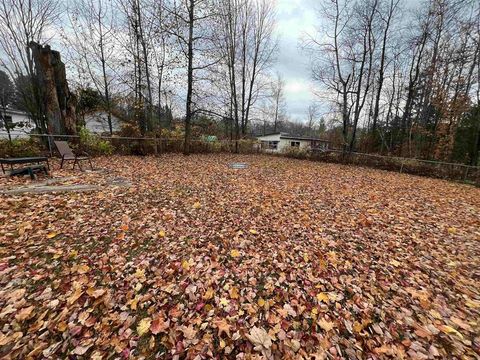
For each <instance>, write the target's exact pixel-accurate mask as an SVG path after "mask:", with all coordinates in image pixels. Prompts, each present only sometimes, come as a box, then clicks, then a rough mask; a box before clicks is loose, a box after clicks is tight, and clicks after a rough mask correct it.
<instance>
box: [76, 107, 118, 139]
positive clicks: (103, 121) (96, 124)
mask: <svg viewBox="0 0 480 360" xmlns="http://www.w3.org/2000/svg"><path fill="white" fill-rule="evenodd" d="M84 119H85V127H86V128H87V129H88V130H89V131H90V132H92V133H94V134H103V133H108V132H110V129H109V128H108V114H107V112H106V111H94V112H91V113H88V114H85V116H84ZM121 127H122V126H121V121H120V119H119V118H117V117H116V116H115V115H112V130H113V132H116V131H120V130H121Z"/></svg>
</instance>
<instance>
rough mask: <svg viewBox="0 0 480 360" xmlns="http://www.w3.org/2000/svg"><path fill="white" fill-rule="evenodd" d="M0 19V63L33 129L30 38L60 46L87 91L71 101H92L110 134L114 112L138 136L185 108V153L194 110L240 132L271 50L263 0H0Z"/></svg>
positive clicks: (39, 116)
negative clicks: (172, 111)
mask: <svg viewBox="0 0 480 360" xmlns="http://www.w3.org/2000/svg"><path fill="white" fill-rule="evenodd" d="M0 23H1V24H0V51H1V57H0V66H1V68H2V69H3V70H4V71H6V73H7V74H8V76H9V77H10V78H11V79H12V80H14V82H15V84H16V85H21V86H16V89H17V93H18V94H19V96H17V98H18V97H20V98H22V102H23V105H24V107H25V108H26V109H28V111H29V113H30V114H31V117H32V119H33V121H34V122H35V125H36V127H37V129H39V130H40V131H42V130H43V131H45V129H46V127H45V124H44V122H45V114H43V113H41V109H42V106H41V104H40V103H41V101H42V99H41V98H40V96H39V89H38V86H39V85H38V81H37V80H38V79H37V77H38V72H37V71H36V68H35V61H34V59H33V57H32V51H31V49H30V47H29V44H30V43H32V42H36V43H40V44H45V43H48V44H51V45H52V46H57V47H58V48H60V49H61V51H62V56H63V57H64V58H66V59H67V61H66V62H67V63H68V65H69V66H68V70H69V71H70V76H69V80H70V83H71V85H72V84H73V87H74V88H76V89H81V91H78V92H77V94H78V95H79V96H82V95H85V96H86V97H87V98H86V99H79V104H80V105H82V104H83V105H85V104H87V105H88V104H89V103H91V101H90V100H91V99H92V94H95V96H93V97H97V98H100V99H101V103H102V108H103V109H104V110H105V112H106V113H107V122H108V128H109V132H110V133H113V126H112V115H113V114H114V112H115V111H116V110H117V111H118V109H122V111H123V112H124V115H125V117H126V118H128V119H129V120H130V121H131V122H132V123H133V124H134V125H135V127H136V128H137V129H138V130H139V133H140V135H145V134H147V133H154V132H158V131H160V130H161V127H162V121H161V120H162V118H164V117H165V113H166V112H168V111H166V110H169V109H171V108H172V105H173V104H175V103H177V104H178V103H182V104H184V109H183V113H184V116H183V122H184V133H185V141H184V144H185V148H184V150H185V152H186V153H188V152H189V143H190V139H191V126H192V122H193V120H194V119H195V118H197V117H199V116H205V115H208V116H213V117H217V118H219V119H222V121H225V122H226V123H228V126H229V135H230V136H231V137H232V138H233V139H239V138H241V137H244V136H246V134H247V129H248V127H249V124H250V123H251V121H252V120H251V119H252V113H254V110H253V108H254V107H255V106H256V104H257V103H258V101H259V99H261V98H262V96H264V95H265V93H266V89H267V88H268V87H266V86H265V84H266V82H268V73H269V67H270V65H271V64H272V62H273V61H274V56H275V50H276V41H275V37H274V33H273V32H274V26H275V11H274V6H273V4H272V3H271V2H270V1H267V0H72V1H69V2H67V3H62V2H61V1H59V0H1V1H0ZM20 82H22V83H23V84H20ZM94 102H96V101H94ZM225 119H227V120H225Z"/></svg>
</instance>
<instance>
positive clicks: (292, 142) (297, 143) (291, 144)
mask: <svg viewBox="0 0 480 360" xmlns="http://www.w3.org/2000/svg"><path fill="white" fill-rule="evenodd" d="M290 146H291V147H300V141H290Z"/></svg>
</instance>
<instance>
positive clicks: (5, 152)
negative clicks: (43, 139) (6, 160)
mask: <svg viewBox="0 0 480 360" xmlns="http://www.w3.org/2000/svg"><path fill="white" fill-rule="evenodd" d="M41 154H42V146H41V143H40V140H38V139H34V138H28V139H13V140H12V141H11V142H10V141H9V140H7V139H0V157H26V156H39V155H41Z"/></svg>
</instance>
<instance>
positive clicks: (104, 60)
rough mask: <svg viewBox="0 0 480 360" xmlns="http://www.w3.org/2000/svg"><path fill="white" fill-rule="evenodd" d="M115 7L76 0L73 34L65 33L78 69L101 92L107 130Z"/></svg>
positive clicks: (92, 0) (99, 1)
mask: <svg viewBox="0 0 480 360" xmlns="http://www.w3.org/2000/svg"><path fill="white" fill-rule="evenodd" d="M113 12H114V9H113V8H112V7H111V6H110V3H109V2H107V1H105V0H76V1H75V2H74V3H73V8H72V11H71V13H70V14H71V15H70V16H69V18H70V24H71V30H72V31H73V35H74V36H68V35H69V34H65V36H64V38H65V39H66V43H67V46H68V47H69V48H70V49H72V50H73V51H74V53H75V55H74V58H75V60H76V61H75V63H76V64H77V68H78V72H79V73H83V72H84V73H86V75H87V76H88V78H89V80H90V81H91V83H92V84H93V86H94V88H95V89H96V90H97V91H98V92H99V93H100V94H102V97H103V101H104V107H105V110H106V112H107V123H108V129H109V132H110V134H112V133H113V127H112V99H111V92H112V82H113V81H114V72H113V71H112V67H114V64H113V61H114V56H115V51H118V49H117V48H116V46H115V42H114V40H115V39H114V32H115V31H116V25H115V22H114V17H115V16H114V14H113Z"/></svg>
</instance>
